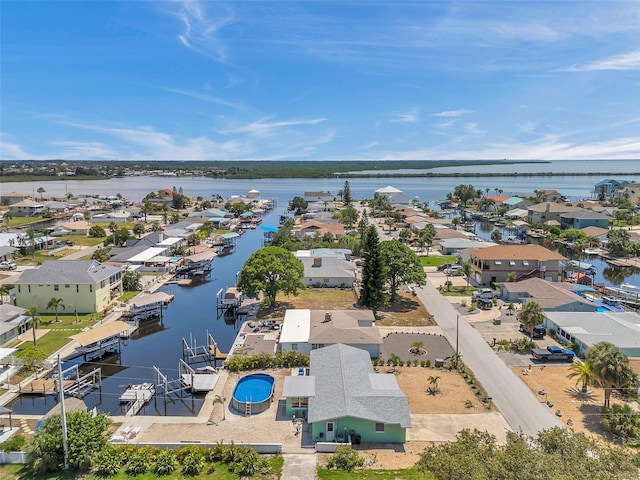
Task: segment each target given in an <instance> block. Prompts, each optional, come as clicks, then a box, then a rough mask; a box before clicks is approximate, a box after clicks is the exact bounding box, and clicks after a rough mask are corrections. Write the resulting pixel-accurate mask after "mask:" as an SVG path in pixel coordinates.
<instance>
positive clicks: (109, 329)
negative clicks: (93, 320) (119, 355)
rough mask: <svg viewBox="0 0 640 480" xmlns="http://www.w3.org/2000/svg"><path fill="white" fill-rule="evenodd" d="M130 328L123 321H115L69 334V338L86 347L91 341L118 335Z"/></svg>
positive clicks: (94, 341)
mask: <svg viewBox="0 0 640 480" xmlns="http://www.w3.org/2000/svg"><path fill="white" fill-rule="evenodd" d="M130 328H131V325H129V324H127V323H125V322H121V321H115V322H111V323H107V324H106V325H101V326H99V327H95V328H92V329H91V330H87V331H86V332H81V333H77V334H75V335H71V336H70V337H69V338H71V339H73V340H75V341H76V342H78V343H79V344H80V346H82V347H86V346H87V345H91V344H92V343H96V342H99V341H100V340H104V339H106V338H110V337H113V336H115V335H118V334H120V333H122V332H126V331H127V330H129V329H130Z"/></svg>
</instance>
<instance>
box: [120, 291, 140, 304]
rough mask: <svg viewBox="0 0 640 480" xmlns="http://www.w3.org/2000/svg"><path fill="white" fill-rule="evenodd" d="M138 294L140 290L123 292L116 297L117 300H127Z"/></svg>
mask: <svg viewBox="0 0 640 480" xmlns="http://www.w3.org/2000/svg"><path fill="white" fill-rule="evenodd" d="M139 294H140V292H136V291H133V292H124V293H123V294H122V295H120V296H119V297H118V301H119V302H128V301H129V300H131V299H132V298H134V297H136V296H138V295H139Z"/></svg>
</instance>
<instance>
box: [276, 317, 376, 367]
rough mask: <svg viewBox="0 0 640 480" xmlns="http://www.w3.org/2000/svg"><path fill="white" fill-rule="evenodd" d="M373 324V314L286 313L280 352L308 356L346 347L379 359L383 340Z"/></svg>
mask: <svg viewBox="0 0 640 480" xmlns="http://www.w3.org/2000/svg"><path fill="white" fill-rule="evenodd" d="M374 321H375V317H374V315H373V312H371V311H370V310H309V309H306V308H303V309H291V310H287V311H286V312H285V315H284V321H283V323H282V330H281V334H280V342H279V348H280V350H281V351H283V352H289V351H297V352H303V353H309V352H311V351H312V350H315V349H317V348H322V347H326V346H327V345H333V344H336V343H344V344H346V345H351V346H353V347H356V348H360V349H362V350H364V351H366V352H367V353H368V354H369V357H370V358H378V357H379V356H380V346H381V345H382V337H381V335H380V331H379V330H378V327H376V326H375V325H374Z"/></svg>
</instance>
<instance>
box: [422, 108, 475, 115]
mask: <svg viewBox="0 0 640 480" xmlns="http://www.w3.org/2000/svg"><path fill="white" fill-rule="evenodd" d="M473 112H474V111H473V110H468V109H460V110H445V111H444V112H438V113H432V114H431V116H432V117H461V116H463V115H470V114H472V113H473Z"/></svg>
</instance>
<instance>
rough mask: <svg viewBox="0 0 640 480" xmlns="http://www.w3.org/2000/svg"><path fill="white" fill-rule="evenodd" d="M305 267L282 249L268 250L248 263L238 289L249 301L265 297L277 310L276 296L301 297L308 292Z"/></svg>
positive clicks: (255, 254)
mask: <svg viewBox="0 0 640 480" xmlns="http://www.w3.org/2000/svg"><path fill="white" fill-rule="evenodd" d="M303 277H304V265H303V264H302V262H301V261H300V260H299V259H297V258H296V257H294V256H293V254H292V253H291V252H289V251H288V250H285V249H284V248H282V247H274V246H270V247H265V248H262V249H260V250H258V251H256V252H254V253H252V254H251V256H250V257H249V258H248V259H247V261H246V262H245V263H244V265H243V266H242V270H241V271H240V277H239V278H238V288H239V289H240V290H241V291H242V292H243V293H244V294H245V295H247V296H249V297H256V296H257V295H258V293H260V292H261V293H262V294H263V295H264V302H265V303H266V304H267V305H268V306H270V307H273V306H275V303H276V295H277V294H278V293H279V292H282V293H284V294H286V295H297V293H298V290H301V289H304V288H305V286H304V283H302V278H303Z"/></svg>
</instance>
